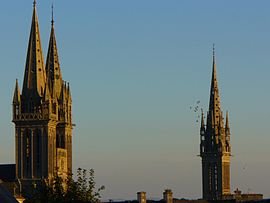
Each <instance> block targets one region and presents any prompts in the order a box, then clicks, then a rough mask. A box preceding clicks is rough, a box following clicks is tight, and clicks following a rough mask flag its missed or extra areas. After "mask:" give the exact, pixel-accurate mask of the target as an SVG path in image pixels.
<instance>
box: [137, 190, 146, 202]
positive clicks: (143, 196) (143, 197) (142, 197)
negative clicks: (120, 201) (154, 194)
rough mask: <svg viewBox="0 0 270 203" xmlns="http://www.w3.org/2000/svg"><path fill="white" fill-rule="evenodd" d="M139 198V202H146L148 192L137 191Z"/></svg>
mask: <svg viewBox="0 0 270 203" xmlns="http://www.w3.org/2000/svg"><path fill="white" fill-rule="evenodd" d="M137 200H138V202H139V203H146V192H137Z"/></svg>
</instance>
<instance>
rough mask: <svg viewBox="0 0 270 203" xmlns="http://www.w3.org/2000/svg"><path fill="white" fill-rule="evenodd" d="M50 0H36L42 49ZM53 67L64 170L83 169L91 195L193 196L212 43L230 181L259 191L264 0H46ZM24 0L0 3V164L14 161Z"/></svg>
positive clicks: (269, 48) (266, 101)
mask: <svg viewBox="0 0 270 203" xmlns="http://www.w3.org/2000/svg"><path fill="white" fill-rule="evenodd" d="M51 3H52V0H49V1H47V0H46V1H44V0H43V1H41V0H38V5H37V6H38V16H39V25H40V32H41V38H42V47H43V53H44V58H45V57H46V53H47V45H48V41H49V34H50V16H51V9H50V8H51ZM54 5H55V6H54V7H55V31H56V37H57V43H58V50H59V57H60V63H61V69H62V74H63V77H64V79H65V80H67V81H69V82H70V84H71V90H72V96H73V121H74V123H75V124H76V127H75V129H74V131H73V150H74V153H73V160H74V162H73V168H74V170H75V169H76V168H78V167H83V168H94V169H95V172H96V181H97V184H98V185H105V186H106V191H105V192H103V199H135V198H136V192H138V191H146V192H147V196H148V198H161V197H162V192H163V190H164V189H166V188H170V189H172V190H173V193H174V197H178V198H200V197H201V165H200V163H201V160H200V158H199V157H197V155H198V154H199V124H198V123H196V117H197V114H196V113H194V112H193V111H191V110H190V108H189V107H190V106H194V105H195V103H196V101H198V100H200V101H201V103H200V107H201V108H203V109H204V110H205V111H206V110H207V107H208V100H209V88H210V79H211V68H212V67H211V64H212V44H213V43H215V44H216V55H217V70H218V80H219V88H220V94H221V104H222V109H223V111H224V112H225V111H226V110H229V116H230V124H231V133H232V135H231V140H232V153H233V157H232V162H231V174H232V175H231V176H232V177H231V186H232V191H234V190H235V189H236V187H239V188H240V190H242V191H243V192H251V193H252V192H260V193H263V194H264V195H265V197H270V191H269V187H270V175H269V171H270V157H269V154H270V147H269V145H270V135H269V134H270V128H269V126H270V108H269V105H270V93H269V87H270V79H269V77H270V12H269V8H270V1H269V0H260V1H254V0H253V1H251V0H238V1H235V0H223V1H222V0H220V1H215V0H204V1H200V0H197V1H196V0H181V1H179V0H170V1H168V0H167V1H166V0H147V1H146V0H136V1H127V0H107V1H98V0H95V1H94V0H80V1H78V0H76V1H75V0H56V1H54ZM31 16H32V0H23V1H22V0H13V1H2V2H1V7H0V24H1V32H0V39H1V46H0V56H1V60H0V67H1V72H2V73H1V74H0V93H1V102H0V104H1V105H0V163H14V156H15V155H14V151H15V146H14V143H15V136H14V125H13V124H12V123H11V119H12V118H11V102H12V96H13V90H14V86H15V79H16V78H18V79H19V84H20V86H21V85H22V80H23V72H24V65H25V59H26V50H27V44H28V38H29V32H30V23H31Z"/></svg>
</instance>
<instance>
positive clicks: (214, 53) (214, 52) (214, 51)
mask: <svg viewBox="0 0 270 203" xmlns="http://www.w3.org/2000/svg"><path fill="white" fill-rule="evenodd" d="M215 55H216V50H215V43H213V60H214V61H215Z"/></svg>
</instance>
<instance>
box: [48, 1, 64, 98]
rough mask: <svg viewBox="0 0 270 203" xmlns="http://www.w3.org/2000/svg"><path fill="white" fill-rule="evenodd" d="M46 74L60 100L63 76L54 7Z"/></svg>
mask: <svg viewBox="0 0 270 203" xmlns="http://www.w3.org/2000/svg"><path fill="white" fill-rule="evenodd" d="M46 73H47V78H48V80H47V82H48V83H49V88H50V92H51V93H52V92H55V95H56V96H57V98H59V96H60V93H61V87H62V74H61V69H60V63H59V58H58V51H57V45H56V37H55V32H54V17H53V6H52V20H51V34H50V42H49V48H48V53H47V61H46Z"/></svg>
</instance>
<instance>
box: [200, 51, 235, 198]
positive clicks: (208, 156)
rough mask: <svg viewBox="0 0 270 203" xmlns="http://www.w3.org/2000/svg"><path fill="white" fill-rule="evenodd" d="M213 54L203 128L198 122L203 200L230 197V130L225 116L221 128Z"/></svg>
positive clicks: (221, 114) (221, 115)
mask: <svg viewBox="0 0 270 203" xmlns="http://www.w3.org/2000/svg"><path fill="white" fill-rule="evenodd" d="M216 72H217V70H216V62H215V51H214V50H213V70H212V81H211V89H210V103H209V110H208V112H207V116H206V120H207V123H206V125H205V124H204V114H203V112H202V116H201V118H202V120H201V129H200V134H201V144H200V156H201V157H202V185H203V199H206V200H217V199H222V198H223V197H224V196H225V195H228V194H230V156H231V144H230V127H229V118H228V112H227V113H226V122H225V125H224V119H223V113H222V111H221V105H220V97H219V91H218V81H217V73H216Z"/></svg>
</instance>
